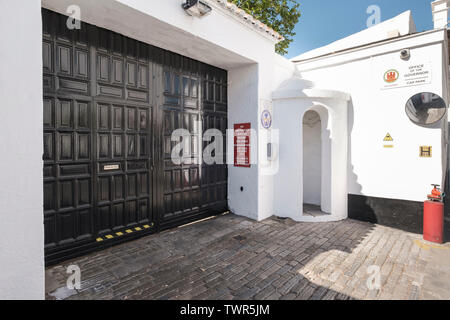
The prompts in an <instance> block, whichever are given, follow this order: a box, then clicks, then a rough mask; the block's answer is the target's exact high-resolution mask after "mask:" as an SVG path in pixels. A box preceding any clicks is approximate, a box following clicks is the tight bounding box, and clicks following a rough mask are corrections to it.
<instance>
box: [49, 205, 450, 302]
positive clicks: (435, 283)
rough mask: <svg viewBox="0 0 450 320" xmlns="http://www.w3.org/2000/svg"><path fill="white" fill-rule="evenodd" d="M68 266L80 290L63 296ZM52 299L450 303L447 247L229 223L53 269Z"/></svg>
mask: <svg viewBox="0 0 450 320" xmlns="http://www.w3.org/2000/svg"><path fill="white" fill-rule="evenodd" d="M71 264H77V265H78V266H79V267H80V269H81V280H82V281H81V289H80V290H69V289H67V288H66V286H65V283H66V279H67V277H68V274H67V273H66V268H67V266H68V265H71ZM372 265H375V266H378V267H379V271H380V275H381V277H380V280H381V281H380V284H381V288H380V289H376V273H370V272H376V269H377V267H375V268H374V269H369V271H370V272H369V273H368V267H369V266H372ZM370 276H372V277H371V279H373V280H374V281H375V282H372V284H374V285H375V289H371V290H369V288H368V286H367V281H368V278H369V277H370ZM46 291H47V299H450V246H449V245H443V246H440V245H432V244H430V243H425V242H424V241H423V240H421V236H420V235H416V234H411V233H407V232H403V231H400V230H396V229H392V228H388V227H383V226H379V225H373V224H369V223H364V222H359V221H354V220H345V221H340V222H331V223H296V222H294V221H292V220H289V219H286V220H280V219H277V218H270V219H267V220H265V221H262V222H256V221H252V220H248V219H246V218H243V217H239V216H236V215H233V214H227V215H223V216H219V217H215V218H213V219H210V220H206V221H202V222H199V223H195V224H191V225H188V226H184V227H182V228H176V229H173V230H169V231H166V232H163V233H160V234H155V235H151V236H147V237H144V238H141V239H139V240H136V241H132V242H129V243H125V244H121V245H117V246H115V247H112V248H110V249H107V250H104V251H100V252H97V253H93V254H90V255H87V256H84V257H81V258H77V259H74V260H71V261H66V262H65V263H63V264H60V265H57V266H54V267H51V268H48V269H47V270H46Z"/></svg>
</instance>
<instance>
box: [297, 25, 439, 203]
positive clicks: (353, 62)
mask: <svg viewBox="0 0 450 320" xmlns="http://www.w3.org/2000/svg"><path fill="white" fill-rule="evenodd" d="M443 41H444V31H442V30H441V31H434V32H428V33H425V34H419V35H414V36H409V37H405V38H404V39H401V40H395V41H392V42H389V43H387V44H383V45H376V46H373V47H369V48H365V49H359V50H354V51H350V52H348V53H344V54H336V55H331V56H329V57H324V58H321V59H316V60H312V61H309V62H304V63H299V64H297V68H298V70H299V71H300V72H301V75H302V76H303V77H305V78H307V79H309V80H311V81H313V82H314V83H315V84H316V85H317V86H319V87H324V88H332V89H335V90H340V91H344V92H347V93H349V94H350V95H351V98H352V100H351V104H350V109H349V133H350V135H349V155H348V158H349V162H348V171H349V175H348V184H349V193H351V194H356V195H366V196H372V197H382V198H392V199H402V200H413V201H423V200H424V199H425V198H426V195H427V194H428V193H429V191H430V188H431V186H430V184H431V183H437V184H442V180H443V174H442V173H443V170H444V168H443V156H442V146H441V144H442V139H441V135H442V130H441V129H442V126H440V125H438V126H437V127H436V128H432V129H430V128H424V127H420V126H417V125H415V124H413V123H412V122H411V121H410V120H409V119H408V117H407V116H406V114H405V103H406V101H407V100H408V99H409V98H410V97H411V96H412V95H414V94H416V93H418V92H427V91H428V92H434V93H436V94H438V95H441V96H443V97H444V98H445V99H447V89H446V81H445V79H444V78H443V73H444V71H443V70H444V69H445V68H447V66H444V65H443V62H442V61H443V52H444V50H443ZM404 48H410V49H411V58H410V60H409V61H404V60H402V59H400V50H401V49H404ZM419 63H426V64H428V65H429V66H430V69H431V74H432V76H431V82H430V83H427V84H424V85H419V86H409V87H402V88H396V89H389V90H383V89H382V87H383V86H384V84H385V83H384V81H383V74H384V72H386V71H387V70H389V69H392V68H394V69H402V68H405V67H407V66H409V65H414V64H419ZM444 88H445V89H444ZM445 121H446V120H444V121H443V123H445ZM443 123H442V124H443ZM387 133H390V135H391V136H392V137H393V139H394V141H393V145H394V148H392V149H389V148H383V145H384V144H385V143H384V142H383V138H384V137H385V135H386V134H387ZM419 146H432V147H433V156H432V158H420V157H419Z"/></svg>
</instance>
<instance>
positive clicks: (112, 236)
mask: <svg viewBox="0 0 450 320" xmlns="http://www.w3.org/2000/svg"><path fill="white" fill-rule="evenodd" d="M154 225H155V223H154V222H152V223H151V224H144V225H143V226H140V227H134V228H129V229H126V230H125V231H124V232H121V231H119V232H116V233H111V234H107V235H104V236H102V237H98V238H97V239H96V241H97V242H101V241H106V240H111V239H115V238H119V237H121V236H123V235H125V234H131V233H134V232H140V231H144V230H147V229H150V228H151V227H153V226H154Z"/></svg>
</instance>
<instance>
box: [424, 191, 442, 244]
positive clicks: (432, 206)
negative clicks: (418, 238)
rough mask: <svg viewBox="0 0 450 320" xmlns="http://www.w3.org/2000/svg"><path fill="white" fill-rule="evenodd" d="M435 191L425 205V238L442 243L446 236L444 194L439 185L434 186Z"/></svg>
mask: <svg viewBox="0 0 450 320" xmlns="http://www.w3.org/2000/svg"><path fill="white" fill-rule="evenodd" d="M432 186H433V190H432V191H431V194H429V195H428V196H427V198H428V200H427V201H425V202H424V204H423V238H424V240H427V241H431V242H436V243H442V242H443V235H444V196H445V195H444V193H443V192H442V191H441V189H440V188H439V185H438V184H432Z"/></svg>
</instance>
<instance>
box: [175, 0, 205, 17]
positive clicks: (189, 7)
mask: <svg viewBox="0 0 450 320" xmlns="http://www.w3.org/2000/svg"><path fill="white" fill-rule="evenodd" d="M181 7H182V8H183V9H184V11H186V13H187V14H188V15H190V16H193V17H198V18H201V17H203V16H205V15H207V14H208V13H210V12H211V10H212V8H211V7H210V6H209V5H207V4H206V3H204V2H203V1H200V0H186V2H185V3H183V4H182V5H181Z"/></svg>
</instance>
